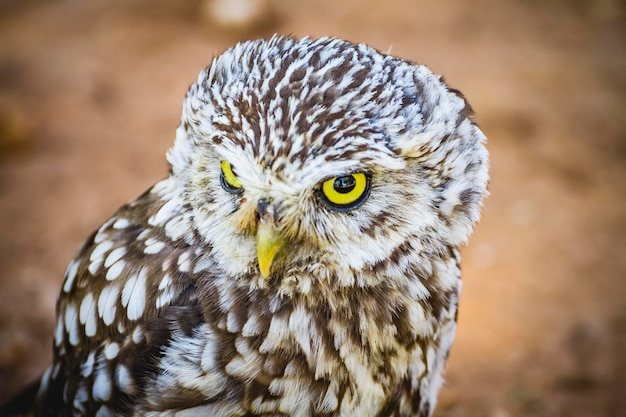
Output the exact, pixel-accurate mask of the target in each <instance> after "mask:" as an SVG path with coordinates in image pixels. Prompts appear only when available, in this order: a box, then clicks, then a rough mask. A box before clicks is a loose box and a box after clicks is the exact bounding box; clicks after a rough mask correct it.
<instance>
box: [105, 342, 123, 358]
mask: <svg viewBox="0 0 626 417" xmlns="http://www.w3.org/2000/svg"><path fill="white" fill-rule="evenodd" d="M119 351H120V345H118V344H117V343H115V342H113V343H107V345H106V346H105V347H104V357H105V358H107V359H108V360H111V359H115V358H116V357H117V354H118V353H119Z"/></svg>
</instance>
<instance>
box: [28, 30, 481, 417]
mask: <svg viewBox="0 0 626 417" xmlns="http://www.w3.org/2000/svg"><path fill="white" fill-rule="evenodd" d="M471 115H472V110H471V108H470V106H469V104H468V103H467V102H466V101H465V99H464V97H463V96H462V95H461V93H460V92H459V91H457V90H454V89H451V88H449V87H448V86H447V85H446V84H445V83H444V82H443V81H442V78H441V77H440V76H438V75H435V74H433V73H432V72H431V71H430V70H429V69H427V68H426V67H424V66H422V65H418V64H415V63H412V62H409V61H406V60H404V59H401V58H398V57H393V56H389V55H385V54H382V53H380V52H378V51H377V50H375V49H373V48H371V47H369V46H366V45H363V44H353V43H350V42H347V41H343V40H339V39H335V38H321V39H317V40H315V39H311V38H303V39H296V38H292V37H280V36H274V37H272V38H271V39H266V40H258V41H248V42H243V43H240V44H238V45H236V46H234V47H233V48H232V49H229V50H227V51H225V52H224V53H222V54H221V55H219V56H217V57H216V58H214V59H213V61H212V63H211V64H210V65H209V66H208V67H207V68H206V69H205V70H203V71H202V72H201V73H200V75H199V77H198V79H197V81H196V82H195V83H194V84H193V85H192V86H191V87H190V89H189V91H188V92H187V95H186V97H185V100H184V104H183V111H182V117H181V123H180V125H179V127H178V128H177V130H176V138H175V142H174V145H173V147H172V148H171V149H170V150H169V152H168V154H167V160H168V162H169V166H170V170H169V176H168V177H167V178H166V179H164V180H162V181H160V182H158V183H156V185H154V186H153V187H152V188H151V189H149V190H148V191H147V192H145V193H144V194H143V195H141V196H140V197H138V198H137V199H135V200H133V201H131V202H130V203H128V204H126V205H125V206H123V207H121V208H120V209H119V210H118V211H117V212H116V213H115V214H114V215H113V217H111V218H110V219H109V220H108V221H106V222H105V223H104V224H103V225H102V226H101V227H100V228H99V229H98V230H97V231H95V232H94V233H93V234H92V235H91V236H90V237H89V238H88V240H87V241H86V243H85V244H84V246H83V247H82V249H80V251H79V253H78V255H77V256H76V258H75V259H74V260H73V261H72V262H70V264H69V266H68V268H67V271H66V273H65V281H64V283H63V286H62V289H61V294H60V297H59V300H58V304H57V316H58V319H57V322H56V329H55V331H54V343H53V344H54V346H53V349H54V359H53V363H52V365H51V366H50V368H48V370H47V371H46V372H45V373H44V375H43V377H42V378H41V381H40V385H39V390H38V393H37V394H36V400H35V405H34V410H35V415H37V416H97V417H106V416H188V417H192V416H212V417H227V416H299V417H312V416H342V417H374V416H379V417H383V416H398V417H399V416H407V417H408V416H419V417H428V416H430V415H431V414H432V412H433V409H434V407H435V404H436V400H437V392H438V390H439V388H440V386H441V385H442V370H443V368H444V364H445V362H446V359H447V357H448V353H449V350H450V347H451V344H452V341H453V338H454V333H455V327H456V317H457V304H458V296H459V290H460V288H461V281H460V277H461V272H460V256H459V246H460V245H463V244H465V243H466V241H467V239H468V237H469V235H470V233H471V231H472V229H473V227H474V224H475V222H476V221H477V220H478V218H479V210H480V207H481V204H482V200H483V198H484V197H485V196H486V194H487V190H486V188H487V182H488V154H487V151H486V149H485V136H484V135H483V133H482V132H481V131H480V130H479V128H478V127H477V126H476V125H475V124H474V123H473V122H472V119H471Z"/></svg>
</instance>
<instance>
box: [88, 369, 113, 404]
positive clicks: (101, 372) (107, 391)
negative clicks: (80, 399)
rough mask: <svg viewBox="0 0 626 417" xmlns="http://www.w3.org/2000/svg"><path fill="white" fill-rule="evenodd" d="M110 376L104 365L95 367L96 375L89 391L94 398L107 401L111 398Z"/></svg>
mask: <svg viewBox="0 0 626 417" xmlns="http://www.w3.org/2000/svg"><path fill="white" fill-rule="evenodd" d="M111 388H112V387H111V378H110V377H109V370H108V368H107V367H106V365H105V366H102V367H100V366H99V367H98V368H96V377H95V379H94V381H93V389H92V391H91V393H92V395H93V399H94V400H96V401H97V400H101V401H108V400H109V399H110V398H111Z"/></svg>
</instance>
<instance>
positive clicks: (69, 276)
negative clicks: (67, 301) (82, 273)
mask: <svg viewBox="0 0 626 417" xmlns="http://www.w3.org/2000/svg"><path fill="white" fill-rule="evenodd" d="M79 266H80V262H78V261H77V260H76V259H74V260H73V261H72V262H70V264H69V265H68V266H67V271H66V272H65V283H64V284H63V291H64V292H66V293H68V292H70V290H71V289H72V285H73V284H74V279H75V278H76V273H77V272H78V267H79Z"/></svg>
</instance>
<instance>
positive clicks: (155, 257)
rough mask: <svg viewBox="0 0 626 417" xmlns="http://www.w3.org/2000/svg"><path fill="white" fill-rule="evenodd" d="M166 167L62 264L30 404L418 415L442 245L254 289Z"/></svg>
mask: <svg viewBox="0 0 626 417" xmlns="http://www.w3.org/2000/svg"><path fill="white" fill-rule="evenodd" d="M168 181H169V180H165V181H163V182H161V183H159V184H157V185H156V186H155V187H154V188H153V189H152V190H151V191H150V192H148V193H145V194H144V195H143V196H141V197H140V198H138V199H137V200H135V201H134V202H131V203H129V204H128V205H126V206H124V207H122V208H121V209H120V210H119V211H118V212H117V213H116V215H115V216H114V217H112V218H111V219H110V220H109V221H107V222H106V223H105V224H104V225H103V226H102V227H101V228H100V229H99V230H98V231H97V232H95V233H94V234H93V235H92V236H91V238H90V239H89V240H88V241H87V243H86V244H85V246H84V247H83V248H82V249H81V251H80V253H79V255H78V256H77V257H76V259H75V260H74V261H73V262H71V263H70V265H69V267H68V269H67V272H66V276H65V282H64V285H63V290H62V293H61V296H60V299H59V302H58V322H57V326H56V331H55V337H54V345H55V346H54V347H55V351H54V363H53V365H52V366H51V367H50V368H49V369H48V371H47V372H46V373H45V375H44V377H43V379H42V385H41V388H40V391H39V396H38V404H39V405H38V407H39V408H38V411H37V412H38V415H58V416H69V415H96V416H108V415H174V413H175V411H176V410H181V409H190V410H189V412H190V414H188V415H213V416H244V415H292V416H298V415H301V416H318V415H319V416H339V415H341V416H396V415H397V416H412V415H418V416H428V415H430V411H431V409H432V407H433V406H434V403H435V401H436V398H435V395H436V392H437V390H438V388H439V386H440V384H441V377H440V373H441V370H442V367H443V364H444V362H445V358H446V356H447V353H448V350H449V348H450V345H451V342H452V338H453V334H454V329H455V319H456V304H457V291H458V278H459V274H460V273H459V268H458V252H457V251H456V249H455V248H449V251H448V253H446V254H443V255H441V254H439V255H438V257H437V258H436V259H435V258H433V260H432V262H431V263H430V264H429V266H428V267H426V268H424V267H423V266H421V267H420V268H418V267H417V266H414V267H413V266H411V265H409V266H407V267H406V270H407V273H408V275H407V277H406V278H407V279H406V285H405V286H398V285H397V281H394V280H390V281H389V282H387V281H386V280H385V279H377V280H375V282H376V284H375V285H372V286H356V287H351V288H341V287H333V288H332V289H330V286H329V285H328V283H326V282H322V281H320V282H314V283H313V286H312V288H311V289H310V290H309V291H308V292H307V294H301V293H298V292H291V293H289V294H286V293H285V292H284V291H279V288H278V287H279V286H280V284H279V283H275V286H272V285H269V286H266V287H265V288H258V286H254V285H252V283H253V282H254V280H255V279H258V275H259V273H258V271H250V273H249V274H248V275H245V276H241V277H232V276H226V275H225V274H223V273H222V272H220V268H219V267H218V266H217V264H218V262H217V261H216V260H215V259H213V256H214V254H213V252H212V248H211V247H209V246H208V245H206V244H203V243H202V240H201V238H200V237H199V236H197V235H196V234H195V233H194V232H193V228H192V227H189V226H190V222H192V216H193V213H192V212H191V211H190V210H188V208H187V207H185V204H184V203H183V201H182V199H180V197H179V196H177V195H176V194H175V193H171V192H170V191H171V188H172V187H171V184H169V183H168ZM360 273H370V274H376V273H377V271H376V268H375V266H373V267H370V270H369V271H360ZM442 276H443V277H444V278H443V279H441V278H440V277H442ZM186 415H187V414H186Z"/></svg>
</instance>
